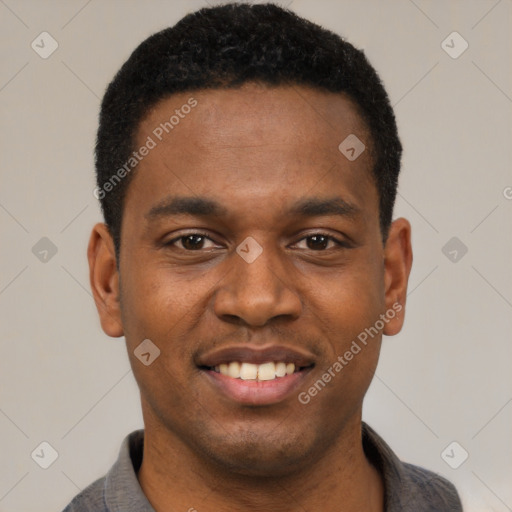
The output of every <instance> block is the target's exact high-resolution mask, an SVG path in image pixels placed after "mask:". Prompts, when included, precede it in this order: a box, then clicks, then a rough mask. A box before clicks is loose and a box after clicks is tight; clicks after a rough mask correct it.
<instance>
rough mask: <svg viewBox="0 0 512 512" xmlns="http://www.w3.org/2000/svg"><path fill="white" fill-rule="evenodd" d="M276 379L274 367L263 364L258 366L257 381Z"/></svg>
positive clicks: (271, 364)
mask: <svg viewBox="0 0 512 512" xmlns="http://www.w3.org/2000/svg"><path fill="white" fill-rule="evenodd" d="M275 378H276V365H275V364H274V363H264V364H260V365H259V366H258V380H272V379H275Z"/></svg>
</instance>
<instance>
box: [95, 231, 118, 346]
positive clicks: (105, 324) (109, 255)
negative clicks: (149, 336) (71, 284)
mask: <svg viewBox="0 0 512 512" xmlns="http://www.w3.org/2000/svg"><path fill="white" fill-rule="evenodd" d="M87 259H88V260H89V280H90V284H91V290H92V294H93V297H94V302H95V303H96V308H97V309H98V314H99V316H100V322H101V327H102V329H103V331H104V332H105V334H107V335H108V336H112V337H113V338H118V337H120V336H123V334H124V331H123V326H122V322H121V308H120V301H119V294H120V291H119V273H118V270H117V266H116V256H115V250H114V242H113V240H112V236H111V234H110V232H109V230H108V228H107V226H106V225H105V224H103V223H98V224H96V225H95V226H94V227H93V229H92V232H91V237H90V239H89V246H88V248H87Z"/></svg>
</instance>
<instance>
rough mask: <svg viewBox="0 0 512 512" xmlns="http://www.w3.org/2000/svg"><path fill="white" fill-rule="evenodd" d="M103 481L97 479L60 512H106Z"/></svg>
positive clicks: (103, 479)
mask: <svg viewBox="0 0 512 512" xmlns="http://www.w3.org/2000/svg"><path fill="white" fill-rule="evenodd" d="M105 479H106V477H102V478H98V480H96V481H95V482H93V483H92V484H91V485H89V486H88V487H86V488H85V489H84V490H83V491H81V492H80V493H79V494H77V495H76V496H75V497H74V498H73V500H72V501H71V503H70V504H69V505H68V506H67V507H66V508H65V509H64V510H63V511H62V512H108V508H107V505H106V503H105V492H104V491H105Z"/></svg>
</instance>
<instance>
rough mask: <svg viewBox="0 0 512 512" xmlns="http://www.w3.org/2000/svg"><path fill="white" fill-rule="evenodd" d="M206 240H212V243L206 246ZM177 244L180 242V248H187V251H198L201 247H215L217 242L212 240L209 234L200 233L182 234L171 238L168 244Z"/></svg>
mask: <svg viewBox="0 0 512 512" xmlns="http://www.w3.org/2000/svg"><path fill="white" fill-rule="evenodd" d="M206 242H210V244H211V245H210V246H206V247H205V243H206ZM176 244H178V247H179V248H180V249H185V250H187V251H198V250H201V249H209V248H211V247H215V244H214V243H213V241H212V240H210V239H209V238H208V237H207V236H205V235H201V234H199V233H193V234H190V235H183V236H180V237H178V238H175V239H174V240H171V241H170V242H169V244H168V245H176ZM180 246H181V247H180Z"/></svg>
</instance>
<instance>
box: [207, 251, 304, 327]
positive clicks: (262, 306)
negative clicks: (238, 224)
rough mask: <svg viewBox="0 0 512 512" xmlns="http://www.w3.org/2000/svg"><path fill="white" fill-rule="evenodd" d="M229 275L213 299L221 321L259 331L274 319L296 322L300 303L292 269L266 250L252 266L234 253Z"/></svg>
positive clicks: (299, 312) (300, 308)
mask: <svg viewBox="0 0 512 512" xmlns="http://www.w3.org/2000/svg"><path fill="white" fill-rule="evenodd" d="M232 258H233V261H232V265H233V266H232V267H231V271H230V272H228V274H227V275H226V277H225V279H223V280H222V283H221V286H220V288H219V289H218V290H217V292H216V294H215V296H214V311H215V314H216V315H217V316H218V317H219V318H221V319H223V320H224V321H231V322H233V321H236V322H243V323H245V324H246V325H249V326H253V327H262V326H264V325H266V324H267V323H268V322H269V321H270V320H272V319H274V318H277V317H287V318H288V319H296V318H298V317H299V316H300V314H301V311H302V301H301V299H300V297H299V295H298V293H297V291H296V287H295V286H294V283H293V278H294V276H293V273H292V272H291V268H288V270H287V269H286V265H284V264H283V262H282V261H281V260H280V258H279V257H278V255H277V254H272V252H271V251H270V250H269V249H265V250H263V252H262V253H261V254H260V256H258V258H257V259H256V260H254V261H252V262H251V263H248V262H247V261H245V260H244V259H243V258H242V257H240V256H239V254H237V253H234V254H233V256H232Z"/></svg>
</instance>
